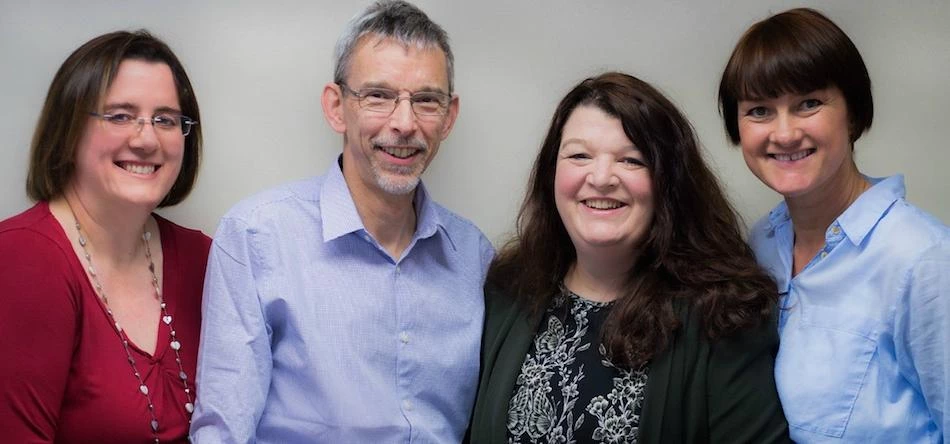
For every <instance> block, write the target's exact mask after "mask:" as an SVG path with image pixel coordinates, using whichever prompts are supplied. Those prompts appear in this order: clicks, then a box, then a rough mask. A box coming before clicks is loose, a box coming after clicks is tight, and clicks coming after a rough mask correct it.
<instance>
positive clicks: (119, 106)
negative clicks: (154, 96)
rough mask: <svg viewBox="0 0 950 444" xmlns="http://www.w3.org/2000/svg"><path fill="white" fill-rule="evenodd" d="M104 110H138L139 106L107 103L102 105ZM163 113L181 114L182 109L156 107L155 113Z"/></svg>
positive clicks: (125, 103) (124, 103)
mask: <svg viewBox="0 0 950 444" xmlns="http://www.w3.org/2000/svg"><path fill="white" fill-rule="evenodd" d="M102 109H103V110H107V111H108V110H115V109H127V110H130V111H138V110H139V107H138V106H137V105H135V104H132V103H129V102H119V103H107V104H106V105H105V106H103V107H102ZM162 113H172V114H181V110H180V109H177V108H172V107H170V106H160V107H158V108H155V111H154V114H162Z"/></svg>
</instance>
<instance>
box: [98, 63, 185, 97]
mask: <svg viewBox="0 0 950 444" xmlns="http://www.w3.org/2000/svg"><path fill="white" fill-rule="evenodd" d="M102 101H103V102H104V103H103V104H104V105H105V106H109V105H114V104H128V105H134V106H139V107H175V108H177V107H178V106H179V97H178V88H177V87H176V86H175V76H174V75H173V74H172V70H171V68H170V67H169V66H168V65H167V64H165V63H164V62H149V61H144V60H137V59H126V60H123V61H122V62H121V63H119V67H118V69H117V70H116V73H115V76H114V77H113V78H112V84H110V85H109V87H108V88H107V89H106V91H105V93H104V95H103V98H102Z"/></svg>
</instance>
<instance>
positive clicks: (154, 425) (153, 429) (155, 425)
mask: <svg viewBox="0 0 950 444" xmlns="http://www.w3.org/2000/svg"><path fill="white" fill-rule="evenodd" d="M151 425H152V431H153V432H158V420H157V419H153V420H152V423H151Z"/></svg>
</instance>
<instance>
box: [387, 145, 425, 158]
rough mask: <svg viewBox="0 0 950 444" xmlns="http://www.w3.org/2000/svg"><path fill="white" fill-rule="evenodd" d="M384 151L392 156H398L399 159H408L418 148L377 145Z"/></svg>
mask: <svg viewBox="0 0 950 444" xmlns="http://www.w3.org/2000/svg"><path fill="white" fill-rule="evenodd" d="M379 149H380V150H382V151H383V152H384V153H386V154H389V155H390V156H393V157H398V158H400V159H408V158H410V157H412V156H413V155H415V154H416V152H418V151H419V150H418V149H417V148H406V147H392V146H381V147H379Z"/></svg>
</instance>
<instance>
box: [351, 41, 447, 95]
mask: <svg viewBox="0 0 950 444" xmlns="http://www.w3.org/2000/svg"><path fill="white" fill-rule="evenodd" d="M447 68H448V65H447V62H446V58H445V53H444V52H443V51H442V49H441V48H439V47H438V46H437V45H424V46H423V45H417V44H414V43H409V44H407V43H404V42H401V41H398V40H395V39H392V38H389V37H380V36H377V35H367V36H363V37H361V38H360V40H359V41H358V42H357V44H356V47H355V48H354V51H353V58H352V64H351V66H350V70H349V74H348V76H349V78H348V79H347V82H349V83H352V84H353V85H352V86H354V87H361V86H364V85H366V84H374V85H377V86H388V87H392V88H397V89H408V90H413V91H415V90H420V89H439V90H442V91H446V92H447V91H448V86H449V82H448V72H447Z"/></svg>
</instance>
